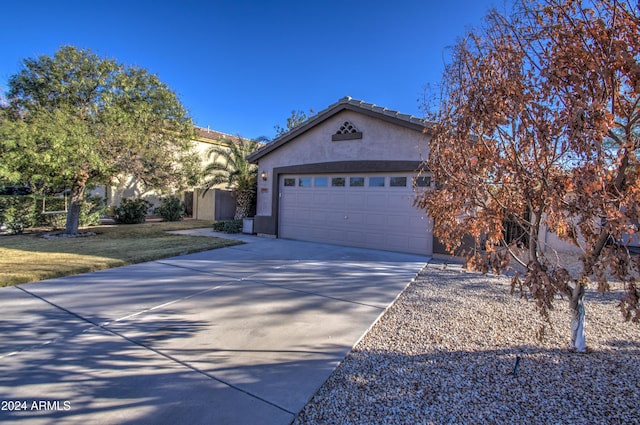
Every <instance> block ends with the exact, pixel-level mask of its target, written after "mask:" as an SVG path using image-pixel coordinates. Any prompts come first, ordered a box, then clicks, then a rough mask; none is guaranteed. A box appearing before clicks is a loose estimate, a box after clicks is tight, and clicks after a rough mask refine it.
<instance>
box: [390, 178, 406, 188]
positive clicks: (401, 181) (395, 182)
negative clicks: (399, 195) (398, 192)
mask: <svg viewBox="0 0 640 425" xmlns="http://www.w3.org/2000/svg"><path fill="white" fill-rule="evenodd" d="M389 186H391V187H407V178H406V177H391V178H389Z"/></svg>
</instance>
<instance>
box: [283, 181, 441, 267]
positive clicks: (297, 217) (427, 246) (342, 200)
mask: <svg viewBox="0 0 640 425" xmlns="http://www.w3.org/2000/svg"><path fill="white" fill-rule="evenodd" d="M412 182H413V176H412V175H411V174H359V175H355V174H348V175H335V174H334V175H284V176H281V179H280V212H279V220H280V221H279V236H280V237H281V238H287V239H298V240H306V241H314V242H324V243H332V244H337V245H346V246H356V247H362V248H373V249H383V250H387V251H399V252H410V253H417V254H424V255H430V254H431V253H432V241H433V236H432V233H431V224H430V221H429V219H428V218H427V217H426V216H425V214H424V213H423V212H421V211H419V210H418V209H416V208H414V207H413V205H412V200H413V197H414V193H413V189H412ZM419 183H420V184H421V185H425V184H428V179H427V178H421V179H420V180H419Z"/></svg>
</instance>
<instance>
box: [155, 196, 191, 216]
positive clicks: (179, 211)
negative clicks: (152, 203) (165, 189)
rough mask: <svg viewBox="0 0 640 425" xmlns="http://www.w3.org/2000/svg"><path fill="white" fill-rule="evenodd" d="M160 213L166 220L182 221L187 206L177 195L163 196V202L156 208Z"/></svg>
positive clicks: (157, 212)
mask: <svg viewBox="0 0 640 425" xmlns="http://www.w3.org/2000/svg"><path fill="white" fill-rule="evenodd" d="M156 214H158V215H159V216H160V217H162V219H163V220H164V221H180V220H182V219H183V218H184V216H185V206H184V204H183V203H182V201H180V199H179V198H178V197H177V196H169V197H167V198H162V201H161V204H160V206H159V207H158V208H156Z"/></svg>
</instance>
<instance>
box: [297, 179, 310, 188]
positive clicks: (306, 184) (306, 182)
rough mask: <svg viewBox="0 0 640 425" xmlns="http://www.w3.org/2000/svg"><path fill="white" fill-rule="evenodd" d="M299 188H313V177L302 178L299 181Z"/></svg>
mask: <svg viewBox="0 0 640 425" xmlns="http://www.w3.org/2000/svg"><path fill="white" fill-rule="evenodd" d="M298 186H300V187H311V177H300V178H299V179H298Z"/></svg>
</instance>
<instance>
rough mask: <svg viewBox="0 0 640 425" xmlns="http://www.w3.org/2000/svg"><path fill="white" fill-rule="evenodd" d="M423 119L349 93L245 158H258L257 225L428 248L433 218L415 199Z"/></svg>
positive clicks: (382, 245) (361, 242)
mask: <svg viewBox="0 0 640 425" xmlns="http://www.w3.org/2000/svg"><path fill="white" fill-rule="evenodd" d="M428 142H429V139H428V136H427V134H426V133H425V122H424V121H423V120H420V119H417V118H414V117H412V116H410V115H405V114H400V113H398V112H395V111H391V110H388V109H385V108H381V107H378V106H375V105H372V104H368V103H365V102H362V101H358V100H354V99H351V98H349V97H346V98H343V99H341V100H339V101H338V102H337V103H335V104H333V105H331V106H329V107H328V108H327V109H325V110H324V111H322V112H320V113H318V114H317V115H316V116H314V117H312V118H310V119H309V120H307V121H306V122H304V123H303V124H301V125H300V126H298V127H296V128H294V129H293V130H291V131H289V132H288V133H286V134H284V135H283V136H281V137H280V138H278V139H276V140H275V141H273V142H272V143H270V144H268V145H266V146H265V147H263V148H262V149H260V150H258V151H257V152H255V153H254V154H252V155H250V156H249V157H248V158H249V160H250V161H251V162H253V163H255V164H257V165H258V168H259V175H260V177H259V179H258V199H257V214H256V217H255V221H254V232H256V233H258V234H261V235H269V236H275V237H280V238H288V239H297V240H306V241H313V242H323V243H330V244H337V245H346V246H355V247H363V248H373V249H382V250H388V251H398V252H409V253H416V254H422V255H431V254H432V252H433V235H432V230H431V227H432V226H431V222H430V220H429V219H428V217H426V215H425V213H424V212H423V211H420V210H418V209H417V208H415V207H413V199H414V197H415V192H414V189H413V185H414V182H415V183H416V184H417V186H418V188H419V187H421V186H422V187H426V186H428V185H429V184H430V179H429V176H426V175H421V176H418V173H417V171H416V170H418V169H419V167H420V164H421V163H422V161H423V160H424V159H426V158H427V155H428V152H429V151H428V149H429V147H428Z"/></svg>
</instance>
